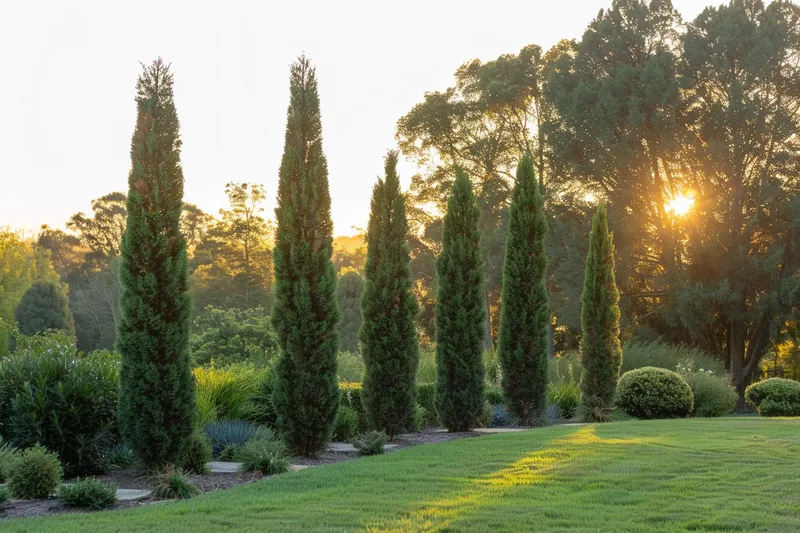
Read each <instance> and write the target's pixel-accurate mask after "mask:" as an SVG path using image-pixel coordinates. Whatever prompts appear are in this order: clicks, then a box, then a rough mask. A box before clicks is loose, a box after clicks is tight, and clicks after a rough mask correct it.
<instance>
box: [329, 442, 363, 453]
mask: <svg viewBox="0 0 800 533" xmlns="http://www.w3.org/2000/svg"><path fill="white" fill-rule="evenodd" d="M328 449H329V450H330V451H332V452H334V453H358V450H357V449H356V447H355V446H353V445H352V444H350V443H349V442H331V444H330V446H329V448H328Z"/></svg>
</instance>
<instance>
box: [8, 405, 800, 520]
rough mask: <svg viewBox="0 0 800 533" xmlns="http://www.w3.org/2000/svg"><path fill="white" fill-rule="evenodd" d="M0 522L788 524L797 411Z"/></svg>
mask: <svg viewBox="0 0 800 533" xmlns="http://www.w3.org/2000/svg"><path fill="white" fill-rule="evenodd" d="M0 530H1V531H12V532H22V531H26V532H33V531H37V532H38V531H52V532H59V533H69V532H76V533H77V532H79V533H92V532H95V531H119V532H134V531H135V532H141V531H152V532H156V531H157V532H160V533H162V532H190V533H200V532H204V531H234V530H235V531H253V532H256V531H258V532H275V531H311V530H313V531H353V530H362V531H582V532H589V531H609V532H611V531H613V532H627V531H642V532H644V531H716V532H720V531H748V532H749V531H770V532H779V531H780V532H783V531H785V532H797V531H800V419H783V420H778V419H762V418H755V417H752V418H750V417H748V418H726V419H691V420H670V421H651V422H640V421H631V422H615V423H612V424H602V425H588V426H571V427H568V426H562V427H551V428H546V429H538V430H534V431H528V432H524V433H514V434H506V435H495V436H487V437H480V438H476V439H467V440H461V441H456V442H450V443H447V444H439V445H430V446H419V447H416V448H411V449H408V450H404V451H400V452H396V453H392V454H389V455H385V456H381V457H372V458H366V459H362V460H359V461H352V462H347V463H341V464H337V465H331V466H325V467H319V468H313V469H309V470H305V471H301V472H294V473H290V474H285V475H281V476H277V477H273V478H271V479H267V480H264V481H262V482H259V483H255V484H252V485H249V486H245V487H240V488H237V489H233V490H230V491H223V492H218V493H215V494H209V495H205V496H201V497H199V498H196V499H194V500H190V501H186V502H176V503H165V504H157V505H151V506H145V507H142V508H139V509H135V510H130V511H121V512H102V513H95V514H89V515H66V516H61V517H53V518H48V519H24V520H17V521H5V522H0Z"/></svg>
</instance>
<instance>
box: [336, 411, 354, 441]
mask: <svg viewBox="0 0 800 533" xmlns="http://www.w3.org/2000/svg"><path fill="white" fill-rule="evenodd" d="M357 432H358V413H357V412H356V410H355V409H353V408H351V407H347V406H344V405H342V406H340V407H339V410H338V411H336V422H335V423H334V425H333V440H335V441H337V442H350V441H351V440H352V439H353V437H355V435H356V433H357Z"/></svg>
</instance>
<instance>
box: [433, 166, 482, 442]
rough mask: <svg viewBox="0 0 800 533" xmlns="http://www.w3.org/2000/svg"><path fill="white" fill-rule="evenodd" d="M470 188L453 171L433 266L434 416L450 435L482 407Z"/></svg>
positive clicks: (471, 422)
mask: <svg viewBox="0 0 800 533" xmlns="http://www.w3.org/2000/svg"><path fill="white" fill-rule="evenodd" d="M479 217H480V211H479V209H478V206H477V204H476V200H475V195H474V194H473V193H472V185H471V184H470V182H469V178H468V177H467V175H466V174H464V172H463V171H461V170H458V171H457V172H456V180H455V184H454V185H453V193H452V196H451V197H450V201H449V202H448V204H447V214H446V215H445V219H444V239H443V241H442V253H441V254H440V255H439V258H438V260H437V263H436V269H437V272H438V276H439V293H438V298H437V301H436V375H437V378H436V411H437V413H438V415H439V421H440V422H441V423H442V424H443V425H444V427H445V428H447V429H448V430H450V431H466V430H468V429H470V428H472V427H475V426H476V424H477V423H478V417H479V416H480V415H481V413H482V411H483V407H484V397H483V387H484V380H483V374H484V368H483V348H484V345H483V341H484V329H483V327H484V323H483V321H484V316H485V315H484V313H485V307H484V294H483V283H484V280H483V266H482V261H481V252H480V247H479V243H480V232H479V231H478V219H479Z"/></svg>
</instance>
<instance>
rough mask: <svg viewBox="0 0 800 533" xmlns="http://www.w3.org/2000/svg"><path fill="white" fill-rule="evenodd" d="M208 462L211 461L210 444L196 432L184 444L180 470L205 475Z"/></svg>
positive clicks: (203, 436)
mask: <svg viewBox="0 0 800 533" xmlns="http://www.w3.org/2000/svg"><path fill="white" fill-rule="evenodd" d="M209 461H211V443H210V442H209V440H208V437H207V436H206V435H205V434H203V433H199V432H196V433H194V434H193V435H192V436H191V437H190V438H189V442H187V443H186V449H185V450H184V452H183V457H182V458H181V468H183V469H184V471H186V472H189V473H192V474H206V473H208V462H209Z"/></svg>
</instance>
